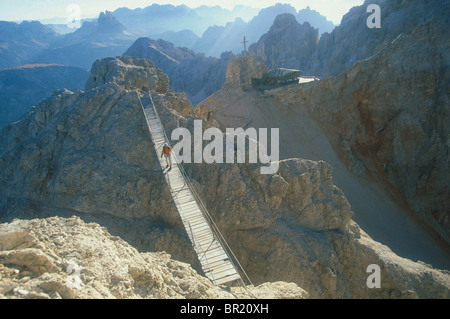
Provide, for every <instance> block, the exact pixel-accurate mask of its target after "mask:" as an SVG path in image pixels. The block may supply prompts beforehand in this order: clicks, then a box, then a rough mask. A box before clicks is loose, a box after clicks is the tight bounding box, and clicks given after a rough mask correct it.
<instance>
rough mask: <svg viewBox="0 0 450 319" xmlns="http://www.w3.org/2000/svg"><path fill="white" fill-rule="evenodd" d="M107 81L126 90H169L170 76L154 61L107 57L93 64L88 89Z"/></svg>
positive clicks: (87, 84)
mask: <svg viewBox="0 0 450 319" xmlns="http://www.w3.org/2000/svg"><path fill="white" fill-rule="evenodd" d="M105 83H115V84H117V85H119V86H122V87H124V89H126V90H135V89H138V90H142V91H150V90H152V91H156V92H167V91H168V90H169V77H168V76H167V75H166V74H164V73H163V72H162V71H161V70H159V69H156V68H154V64H153V62H151V61H149V60H146V59H132V58H129V57H117V58H106V59H101V60H97V61H96V62H95V63H94V64H93V65H92V70H91V75H90V77H89V80H88V82H87V83H86V90H91V89H93V88H95V87H98V86H100V85H103V84H105Z"/></svg>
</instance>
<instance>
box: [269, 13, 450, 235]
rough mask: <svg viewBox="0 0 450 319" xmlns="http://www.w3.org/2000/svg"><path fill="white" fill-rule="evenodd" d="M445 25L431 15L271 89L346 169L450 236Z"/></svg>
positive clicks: (446, 43)
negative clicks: (344, 63)
mask: <svg viewBox="0 0 450 319" xmlns="http://www.w3.org/2000/svg"><path fill="white" fill-rule="evenodd" d="M445 25H446V22H445V21H444V20H439V19H434V20H432V21H430V22H427V23H425V24H423V25H420V26H418V27H417V28H416V29H415V30H414V31H413V32H412V33H411V34H410V35H400V36H399V37H398V38H397V39H396V40H395V41H394V42H392V43H390V44H389V45H387V46H386V47H385V48H384V49H383V50H382V51H380V52H379V53H378V54H376V55H374V56H373V57H371V58H370V59H367V60H364V61H360V62H356V63H355V65H354V66H353V67H352V68H351V69H350V70H349V71H347V72H346V73H344V74H343V75H341V76H339V77H337V78H333V79H329V80H326V81H323V82H320V83H315V84H313V85H304V86H301V87H292V88H288V89H279V90H277V91H274V94H275V95H276V96H277V97H278V98H279V99H280V101H282V103H297V104H299V103H300V104H302V105H303V106H304V107H305V108H306V109H307V110H308V112H309V113H310V114H311V116H312V117H313V118H314V119H315V120H316V122H317V123H319V125H321V126H322V127H323V128H324V130H325V131H327V132H328V135H329V137H330V140H331V141H332V144H333V145H334V147H335V148H336V150H337V151H338V153H339V154H340V157H341V158H342V159H343V161H344V162H345V163H346V164H347V166H348V167H349V168H351V169H353V171H354V172H355V173H356V174H359V175H364V174H366V175H368V176H370V177H371V178H372V179H374V180H376V181H377V182H379V183H380V184H381V185H383V186H384V187H385V188H386V189H388V192H390V193H391V194H392V196H394V197H396V198H397V199H399V200H402V201H404V202H405V203H406V204H407V205H408V206H409V207H410V208H411V209H412V210H413V211H414V212H416V213H418V214H419V216H420V218H421V219H422V220H424V221H426V223H427V224H428V225H429V226H431V227H432V228H434V230H435V231H436V232H438V233H440V236H441V237H442V238H443V239H444V240H446V241H447V242H449V241H448V240H449V239H448V238H449V235H450V228H449V227H450V226H449V225H450V224H449V214H450V211H449V205H450V202H449V198H450V193H449V180H450V175H449V174H450V173H449V169H448V168H449V166H448V163H449V161H450V158H449V154H450V150H449V139H448V136H449V132H448V125H447V124H448V123H449V121H450V119H449V113H448V107H447V106H448V94H447V87H448V86H449V81H448V79H449V74H448V70H447V68H446V67H445V66H446V65H447V64H448V63H449V61H450V56H449V54H448V50H449V45H450V42H449V41H448V40H445V39H449V34H448V28H446V27H445ZM411 48H414V54H411V53H410V52H411Z"/></svg>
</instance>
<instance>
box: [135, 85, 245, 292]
mask: <svg viewBox="0 0 450 319" xmlns="http://www.w3.org/2000/svg"><path fill="white" fill-rule="evenodd" d="M150 94H151V93H150ZM141 102H142V107H143V111H144V115H145V118H146V120H147V125H148V128H149V131H150V135H151V137H152V140H153V143H154V146H155V151H156V155H157V156H158V159H159V162H160V165H161V169H165V167H166V160H165V159H164V158H161V151H162V146H163V145H164V143H165V142H168V141H166V140H165V134H164V131H163V130H164V128H163V126H162V123H161V121H160V120H159V118H158V116H157V114H156V111H155V109H154V105H153V100H152V99H151V97H150V96H149V95H148V94H146V95H145V96H144V97H143V98H142V101H141ZM172 163H173V165H172V169H171V170H170V171H167V169H166V170H165V171H166V174H165V178H166V181H167V184H168V186H169V189H170V192H171V194H172V197H173V200H174V202H175V205H176V206H177V209H178V212H179V214H180V216H181V220H182V221H183V224H184V227H185V229H186V232H187V234H188V236H189V239H190V240H191V243H192V245H193V247H194V250H195V252H196V253H197V256H198V259H199V261H200V264H201V265H202V269H203V271H204V273H205V275H206V277H208V278H209V279H210V280H211V281H212V282H213V283H214V284H216V285H219V284H224V283H227V282H230V281H234V280H238V279H241V276H240V275H239V273H238V272H237V270H236V268H235V266H234V265H233V263H232V262H231V260H230V259H229V256H228V255H227V253H226V252H225V249H224V248H223V246H222V245H221V243H220V242H219V241H218V240H217V239H216V236H215V235H214V232H213V231H212V229H211V227H210V225H209V223H208V221H207V220H206V218H205V216H204V215H203V213H202V211H201V209H200V207H199V205H198V203H197V201H196V200H195V198H194V196H193V195H192V192H191V190H190V188H189V187H188V184H187V183H186V180H185V177H184V176H183V174H182V172H181V171H180V169H179V167H178V164H176V162H175V157H174V156H172Z"/></svg>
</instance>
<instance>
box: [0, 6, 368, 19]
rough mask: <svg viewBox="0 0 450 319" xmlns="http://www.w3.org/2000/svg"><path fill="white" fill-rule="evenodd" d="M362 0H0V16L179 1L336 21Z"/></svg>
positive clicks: (85, 12) (90, 12) (45, 15)
mask: <svg viewBox="0 0 450 319" xmlns="http://www.w3.org/2000/svg"><path fill="white" fill-rule="evenodd" d="M363 2H364V1H363V0H285V1H283V0H278V1H277V0H255V1H242V0H241V1H239V0H227V1H224V0H221V1H219V0H127V1H125V0H0V20H6V21H21V20H42V19H50V18H55V17H60V18H66V17H68V16H69V13H67V8H68V7H69V5H71V4H77V5H79V6H80V8H81V15H82V17H83V18H85V17H89V18H91V17H96V16H98V14H99V13H100V12H102V11H105V10H109V11H114V10H115V9H117V8H120V7H128V8H130V9H134V8H143V7H146V6H149V5H151V4H152V3H158V4H172V5H180V4H186V5H187V6H189V7H191V8H196V7H199V6H201V5H208V6H215V5H220V6H221V7H223V8H226V9H230V10H231V9H232V8H233V7H234V6H236V5H243V4H245V5H247V6H251V7H254V8H265V7H269V6H271V5H274V4H276V3H289V4H290V5H292V6H293V7H295V8H296V9H297V10H300V9H303V8H306V7H307V6H309V7H310V8H311V9H313V10H316V11H318V12H320V13H321V14H323V15H325V16H326V17H327V18H328V20H331V21H333V22H334V23H335V24H339V23H340V21H341V18H342V16H343V15H344V14H345V13H347V12H348V10H350V8H352V7H354V6H357V5H361V4H362V3H363Z"/></svg>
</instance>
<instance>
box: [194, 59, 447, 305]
mask: <svg viewBox="0 0 450 319" xmlns="http://www.w3.org/2000/svg"><path fill="white" fill-rule="evenodd" d="M367 63H369V62H367ZM366 76H367V75H366ZM330 83H332V82H331V81H324V82H322V83H320V82H319V84H318V83H315V84H308V85H304V86H303V85H302V86H292V87H284V88H280V89H276V90H272V91H269V92H267V93H265V94H264V95H261V94H259V93H258V92H256V91H252V90H250V91H248V92H244V91H243V90H242V89H240V88H234V89H233V88H232V87H227V86H224V87H223V89H222V90H220V91H219V92H217V93H215V94H214V95H213V96H211V97H210V98H208V99H207V100H205V101H204V102H203V103H201V104H200V105H199V107H197V108H196V114H197V115H198V116H202V117H203V118H204V119H205V120H208V122H210V123H217V124H218V125H220V127H222V129H224V128H226V127H248V126H253V127H256V128H260V127H279V128H280V156H281V158H291V157H295V156H298V155H299V154H302V155H303V156H305V157H306V158H320V157H321V156H323V158H326V159H327V160H330V162H331V163H332V164H333V168H334V169H336V172H335V173H333V176H334V177H336V179H337V180H338V181H339V183H340V185H342V186H343V188H345V189H346V190H347V191H348V192H349V193H348V195H349V196H350V198H351V203H353V204H354V206H355V208H356V209H357V211H356V213H357V214H358V215H361V216H363V217H364V216H366V217H364V218H361V216H355V217H358V219H363V220H365V219H366V218H369V219H371V221H372V222H374V223H378V221H377V220H376V219H374V216H373V214H377V215H378V216H380V218H381V221H380V222H381V223H382V225H383V226H382V227H383V229H389V228H390V227H387V224H390V223H391V222H392V223H394V224H395V225H396V226H395V229H394V230H393V231H394V233H395V234H396V235H397V236H398V237H395V236H394V237H393V238H394V240H395V239H397V240H399V239H402V238H403V239H406V238H408V240H409V239H410V240H413V241H414V240H419V239H418V238H422V237H414V236H412V237H411V230H410V229H408V227H405V229H403V228H402V227H400V225H399V223H402V218H403V222H405V221H404V218H405V217H404V212H403V211H401V210H400V211H399V212H398V213H399V214H400V217H397V215H395V214H397V210H399V208H397V207H396V205H395V204H389V202H390V199H389V197H388V196H386V195H383V193H382V192H379V191H378V192H375V193H372V192H373V191H374V190H375V189H376V188H375V187H374V186H373V185H371V184H370V183H369V182H362V181H361V179H360V178H358V177H356V176H355V175H354V174H352V173H350V172H348V171H346V169H345V166H344V165H342V163H341V162H340V161H339V159H338V156H337V155H336V154H335V152H334V151H333V149H332V148H331V146H330V145H329V143H330V142H329V140H328V138H327V136H326V135H325V133H324V132H323V131H321V130H320V128H319V127H318V126H317V125H315V124H314V123H313V120H311V119H310V117H312V118H314V119H315V120H316V121H317V123H324V118H325V119H328V118H330V117H332V114H334V113H333V112H330V110H329V109H328V108H331V107H332V106H333V105H334V103H336V100H335V99H332V98H330V100H329V101H328V102H327V103H328V104H326V105H329V106H328V108H325V104H322V103H324V101H325V96H327V94H325V93H324V92H327V93H328V92H329V95H330V96H335V95H336V94H338V93H336V92H335V91H334V90H333V91H330V89H331V86H330ZM342 87H347V86H345V85H343V86H342ZM319 88H320V89H319ZM350 88H351V87H350ZM350 88H348V89H349V90H350ZM299 92H303V94H300V93H299ZM305 92H306V93H308V94H309V95H306V94H305ZM311 92H314V94H317V96H316V95H314V96H313V95H312V94H311ZM319 96H320V97H321V98H319ZM343 105H345V106H346V107H351V104H350V101H347V102H345V103H343ZM322 106H324V107H322ZM305 108H306V110H305ZM307 111H309V112H310V114H308V112H307ZM345 112H346V114H345V115H344V114H343V115H342V117H341V118H339V123H334V122H333V123H332V125H334V126H335V127H338V126H339V125H342V123H341V122H342V121H343V118H345V116H348V115H349V114H350V115H351V112H350V111H349V110H348V109H346V111H345ZM311 114H314V116H312V115H311ZM324 114H327V116H325V117H324ZM349 118H350V119H351V118H352V117H349ZM320 121H322V122H320ZM330 127H331V125H330V123H329V122H325V123H324V124H323V125H322V128H323V130H324V131H325V132H328V131H327V128H328V129H330ZM349 127H354V126H349ZM329 136H340V134H337V133H336V132H334V133H332V134H330V135H329ZM329 138H330V139H331V137H329ZM331 140H332V141H334V140H333V139H331ZM345 149H347V150H348V147H346V148H345ZM352 158H354V159H356V156H354V155H352ZM319 163H320V162H319ZM298 165H300V166H298ZM361 165H362V163H361ZM295 166H297V170H294V171H291V170H287V171H286V168H288V167H289V168H292V167H295ZM298 167H303V168H304V169H306V171H302V170H299V169H298ZM206 169H207V167H198V168H195V167H192V169H191V170H192V176H193V177H194V178H195V179H197V180H198V181H199V183H198V184H196V185H197V187H198V188H199V189H202V190H203V191H202V196H203V197H204V198H206V199H207V202H208V205H209V206H211V207H214V206H215V205H217V203H220V206H219V205H217V208H215V210H216V211H219V212H221V215H219V216H217V217H216V218H217V219H220V218H223V219H224V220H225V221H228V220H234V218H233V216H235V215H234V214H231V213H228V212H242V213H241V214H239V215H238V217H237V218H235V224H234V225H233V224H232V223H230V224H228V226H227V227H228V228H229V229H233V228H236V230H238V229H239V228H243V227H245V226H244V225H242V222H241V221H243V220H244V221H248V223H250V224H253V225H255V226H257V227H256V228H254V229H251V228H250V229H248V230H247V231H246V232H245V235H243V232H242V231H236V232H232V233H233V234H234V235H228V237H227V238H230V241H231V245H232V247H239V248H238V251H239V253H240V254H242V255H244V256H246V258H244V260H247V259H248V260H251V261H249V262H248V263H246V264H245V266H244V267H245V269H246V270H247V271H250V273H252V274H257V275H256V276H257V278H258V279H259V280H264V279H263V278H266V277H265V276H276V278H277V279H280V280H290V279H292V278H296V280H297V281H296V282H297V283H298V284H299V285H300V286H302V287H303V288H305V289H306V290H307V291H308V292H310V293H311V295H312V296H313V297H318V296H320V297H324V296H326V297H331V296H333V297H350V296H366V297H367V296H370V297H382V298H400V297H406V298H410V297H419V298H422V297H424V296H427V295H428V296H430V295H432V294H436V295H439V296H444V295H447V294H448V287H449V284H448V272H446V271H443V272H441V271H437V270H433V269H432V268H428V267H429V266H427V265H425V264H423V263H415V262H412V261H411V260H408V259H405V258H400V257H399V256H397V255H395V254H394V253H393V252H392V251H391V250H390V249H389V248H387V247H386V246H384V245H381V244H379V243H377V242H374V241H373V240H372V239H371V238H370V237H369V236H368V235H367V234H366V233H365V232H364V231H362V230H361V229H360V228H359V226H358V225H356V224H355V223H354V222H353V221H350V222H348V220H349V219H348V218H349V216H350V215H349V214H351V213H350V208H349V206H348V203H347V204H346V200H344V199H343V198H342V197H341V196H340V195H339V194H340V191H339V190H338V189H334V191H333V188H330V187H327V186H325V185H327V181H329V179H330V178H331V171H330V168H329V166H328V164H326V163H323V162H322V163H321V164H317V162H310V161H300V160H293V159H288V160H284V161H281V162H280V169H279V173H278V174H277V175H279V176H272V177H271V178H269V180H268V181H264V182H263V183H261V184H260V186H261V185H267V186H268V187H269V188H270V189H271V190H272V189H276V190H278V193H277V196H274V195H273V194H272V193H271V192H270V191H269V190H267V188H266V191H263V194H261V195H260V196H261V198H260V197H258V190H262V189H263V188H262V186H261V188H259V187H258V186H256V185H255V184H256V181H258V180H261V179H262V177H261V176H259V177H255V176H253V175H251V176H253V177H252V178H251V181H250V182H247V176H248V175H247V174H248V173H247V171H246V170H245V169H240V170H236V169H235V171H236V172H235V173H232V174H230V175H228V174H226V173H225V171H222V170H221V169H220V168H217V172H216V173H215V175H217V176H219V179H220V182H219V183H217V184H213V183H214V181H211V182H210V181H208V180H207V179H206V178H205V177H204V176H205V175H208V174H207V173H206V172H205V170H206ZM210 169H211V168H210ZM316 169H318V170H317V171H316ZM301 172H303V173H301ZM222 174H224V175H225V176H223V177H222ZM297 174H298V175H297ZM305 174H306V175H305ZM306 176H308V178H306V179H304V180H303V179H302V178H304V177H306ZM319 176H320V178H319V180H320V182H319V180H317V179H316V178H317V177H319ZM333 180H334V178H333ZM228 181H231V182H229V183H228ZM313 181H316V182H318V184H315V182H313ZM205 183H206V185H208V183H211V184H210V185H209V186H206V187H204V185H205ZM272 183H273V186H272V187H271V186H270V185H272ZM313 184H315V185H316V186H319V185H320V186H319V188H318V189H319V190H320V192H319V193H320V196H321V199H320V200H319V202H321V203H330V204H331V203H332V204H331V206H329V207H332V211H333V213H332V214H331V215H329V216H330V217H332V218H331V219H328V221H332V222H331V223H329V224H327V225H328V228H327V227H325V228H315V226H313V223H312V222H314V223H317V222H319V223H323V221H324V220H326V219H322V218H320V217H319V216H320V213H319V211H316V212H315V213H313V214H311V217H313V219H314V218H319V219H315V220H309V222H311V223H307V224H305V223H304V222H303V220H301V219H302V218H303V217H306V216H304V215H302V214H300V215H299V214H298V213H299V212H301V211H302V208H301V207H302V206H303V204H304V202H303V203H302V199H305V198H308V199H309V200H312V199H313V198H314V195H313V194H314V192H313V193H309V195H306V194H305V193H304V192H305V191H306V190H310V191H313V189H317V188H315V187H311V186H312V185H313ZM275 185H277V186H275ZM287 185H289V186H287ZM328 185H329V184H328ZM203 187H204V188H203ZM297 187H298V188H297ZM286 188H287V189H288V190H286ZM295 188H297V189H298V190H301V192H302V193H301V194H300V193H297V196H295V195H294V197H293V198H292V201H291V200H288V198H289V196H290V194H296V191H295V190H294V189H295ZM212 189H214V190H217V191H216V193H215V195H213V194H214V192H211V190H212ZM285 191H286V193H284V192H285ZM325 194H329V195H331V196H330V197H328V199H325V197H323V196H325ZM346 195H347V193H346ZM210 196H214V197H212V198H209V197H210ZM273 196H274V197H273ZM208 198H209V199H208ZM271 199H274V201H273V202H272V201H271ZM280 199H281V201H280ZM262 203H264V205H263V204H262ZM292 203H295V205H294V206H293V207H295V208H294V211H295V212H296V213H294V214H292V215H291V214H290V213H288V212H289V211H290V208H289V207H291V206H290V205H292ZM316 204H317V202H316ZM316 204H314V200H312V202H311V206H310V208H313V207H315V205H316ZM297 205H299V206H297ZM265 207H267V208H268V210H267V211H265V210H264V208H265ZM303 207H304V206H303ZM324 209H326V207H321V208H319V210H320V212H324ZM383 210H384V211H383ZM250 212H253V213H250ZM254 212H257V213H256V214H255V213H254ZM277 212H278V213H277ZM277 214H278V215H277ZM335 214H336V215H335ZM222 216H223V217H222ZM336 217H337V218H336ZM291 218H292V219H291ZM337 221H340V222H337ZM240 222H241V223H240ZM333 222H334V223H335V225H339V224H340V225H341V226H340V227H337V228H335V227H333V226H331V225H332V224H333ZM323 224H326V223H323ZM316 225H317V224H316ZM224 227H226V226H224ZM247 227H248V226H247ZM303 227H305V228H303ZM308 229H316V231H319V233H316V234H315V235H317V237H316V236H314V235H313V234H312V233H310V232H309V231H308ZM324 230H328V231H325V232H324ZM371 230H372V229H371ZM330 232H331V233H330ZM388 232H389V231H388ZM388 232H387V233H388ZM375 233H376V234H377V235H378V236H379V235H380V232H375ZM381 233H383V232H381ZM236 234H238V236H237V237H236ZM241 234H242V236H241ZM280 234H283V236H280ZM319 234H320V235H319ZM413 234H414V235H415V233H413ZM417 235H418V236H423V234H421V233H417ZM321 236H324V237H321ZM389 236H391V235H389V234H388V235H387V236H386V234H382V236H379V237H380V238H382V239H389V238H390V237H389ZM244 238H245V240H244ZM391 238H392V236H391ZM427 238H428V237H427ZM429 240H430V239H429V238H428V239H427V242H428V241H429ZM424 242H425V240H424ZM269 243H270V244H269ZM432 245H436V242H434V241H432ZM394 246H395V248H396V250H399V251H401V252H405V251H408V249H405V248H407V247H405V246H402V247H400V246H398V245H394ZM406 246H407V245H406ZM418 246H421V244H420V245H417V246H415V247H414V250H416V249H417V247H418ZM256 247H257V248H256ZM311 247H312V248H311ZM430 248H431V247H429V246H427V245H426V244H425V245H424V246H423V247H422V246H421V251H422V254H425V255H426V254H427V253H428V251H424V250H425V249H428V250H431V249H430ZM253 249H254V250H253ZM335 249H337V250H335ZM433 249H434V248H433ZM434 253H435V254H436V255H435V256H433V255H432V257H436V259H435V260H436V261H437V262H438V263H439V264H440V265H443V267H444V268H445V267H446V265H448V263H446V260H447V255H446V251H445V249H444V250H443V251H441V250H437V251H434ZM442 254H443V255H442ZM412 255H414V254H412ZM419 255H420V254H419ZM325 256H328V257H325ZM417 256H418V255H416V256H415V258H418V257H417ZM280 258H281V259H280ZM303 258H305V259H303ZM419 258H420V257H419ZM313 260H316V261H317V264H316V263H315V262H312V261H313ZM319 260H320V261H319ZM415 260H417V259H415ZM442 261H443V263H442ZM275 264H279V265H281V264H282V265H285V266H286V265H296V266H295V267H294V266H293V267H292V268H291V267H290V266H289V267H288V270H287V271H286V272H284V271H283V272H280V271H279V270H278V269H277V268H276V267H277V266H273V267H272V265H275ZM370 264H378V265H384V266H382V267H381V268H382V269H383V271H382V272H383V273H384V275H383V278H389V279H387V281H386V282H385V284H386V286H384V287H386V289H381V290H370V289H367V286H365V285H364V283H363V284H361V282H363V281H364V280H363V277H364V276H366V278H367V275H366V274H365V273H364V271H365V269H366V268H367V266H368V265H370ZM318 265H320V266H318ZM392 265H395V266H394V267H392ZM396 267H397V270H394V268H396ZM414 268H416V269H421V270H417V271H415V270H413V269H414ZM310 269H313V270H311V271H309V270H310ZM425 269H428V270H425ZM397 271H398V273H397ZM422 271H426V272H428V271H431V273H433V274H434V275H432V276H433V277H434V276H437V277H434V278H436V280H437V282H439V281H440V282H441V283H440V284H437V286H440V288H437V290H435V289H434V288H433V289H432V290H433V292H431V290H430V292H427V289H428V288H427V289H424V290H422V289H418V287H420V286H421V285H423V286H427V287H429V286H428V285H429V283H425V282H421V280H422V279H421V278H422V275H420V273H421V272H422ZM350 273H351V274H352V275H349V274H350ZM338 274H339V275H338ZM441 275H443V276H444V277H442V278H443V281H441V279H438V278H441V277H440V276H441ZM344 278H346V279H344ZM405 278H409V279H408V280H406V279H405ZM445 278H446V279H445ZM383 280H384V279H383ZM417 280H418V281H417ZM434 280H435V279H433V281H434ZM408 281H409V283H408V284H406V282H408ZM358 282H359V283H358ZM413 282H414V283H413ZM318 287H321V288H318ZM387 287H389V288H387ZM393 287H395V288H393ZM391 288H393V289H391ZM441 289H442V290H441ZM438 291H440V292H438Z"/></svg>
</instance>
